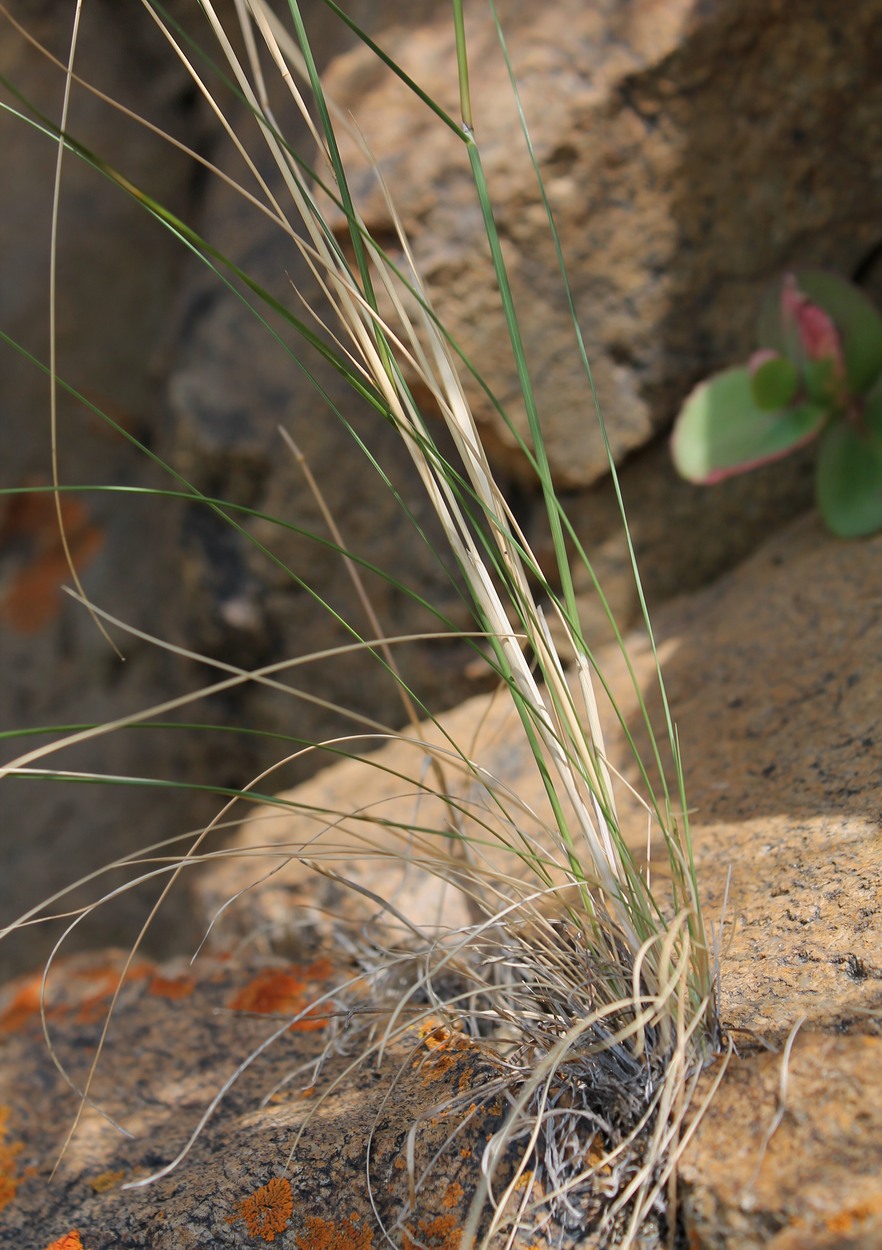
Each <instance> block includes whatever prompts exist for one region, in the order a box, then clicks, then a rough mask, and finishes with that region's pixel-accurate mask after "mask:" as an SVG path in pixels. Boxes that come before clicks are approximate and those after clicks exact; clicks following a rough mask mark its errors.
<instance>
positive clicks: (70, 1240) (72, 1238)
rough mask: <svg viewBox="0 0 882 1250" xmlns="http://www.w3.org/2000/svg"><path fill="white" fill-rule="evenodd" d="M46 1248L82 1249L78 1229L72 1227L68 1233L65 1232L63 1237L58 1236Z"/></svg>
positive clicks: (55, 1249) (47, 1249) (53, 1249)
mask: <svg viewBox="0 0 882 1250" xmlns="http://www.w3.org/2000/svg"><path fill="white" fill-rule="evenodd" d="M46 1250H83V1239H82V1237H81V1236H80V1234H79V1230H78V1229H76V1228H75V1229H73V1230H72V1231H71V1232H69V1233H65V1234H64V1236H63V1237H59V1238H58V1240H57V1241H53V1243H52V1245H51V1246H47V1247H46Z"/></svg>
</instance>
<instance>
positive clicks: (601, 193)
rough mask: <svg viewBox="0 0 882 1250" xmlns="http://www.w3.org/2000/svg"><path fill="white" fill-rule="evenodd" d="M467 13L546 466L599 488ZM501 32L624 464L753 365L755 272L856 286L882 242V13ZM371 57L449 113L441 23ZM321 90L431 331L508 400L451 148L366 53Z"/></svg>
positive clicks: (597, 449) (477, 31) (498, 67)
mask: <svg viewBox="0 0 882 1250" xmlns="http://www.w3.org/2000/svg"><path fill="white" fill-rule="evenodd" d="M470 17H471V19H472V24H471V26H470V28H469V40H470V56H471V62H472V67H473V69H472V73H471V76H470V79H471V90H472V96H473V117H474V128H475V134H476V136H477V140H478V143H479V145H480V147H481V150H482V153H483V161H484V165H485V168H486V172H487V179H488V182H489V186H490V192H491V195H492V196H493V201H494V213H495V218H496V224H497V226H498V229H499V232H500V235H501V237H502V242H503V247H504V250H505V255H506V262H507V264H508V265H509V266H510V270H511V277H512V281H513V284H514V289H515V296H516V298H517V297H520V305H519V307H520V312H521V315H522V318H523V331H524V335H525V340H526V345H527V353H528V358H529V360H530V362H531V368H532V372H533V375H534V376H535V378H536V379H537V385H538V394H539V400H540V407H541V410H542V411H543V412H544V416H545V421H544V430H545V439H546V444H547V448H548V453H549V457H550V461H551V464H552V467H553V470H554V472H555V476H556V479H557V481H558V483H559V485H560V486H561V487H566V486H567V485H569V486H577V485H582V486H584V485H586V484H589V483H591V482H593V481H594V480H595V479H597V478H598V477H600V476H603V475H604V474H605V473H606V471H607V460H606V453H605V449H604V446H603V443H602V440H601V438H600V435H599V432H598V430H597V428H596V424H595V422H594V420H593V410H592V405H591V402H590V396H589V395H588V393H587V390H586V387H585V385H584V380H583V377H582V373H581V366H580V364H579V361H578V357H577V355H576V353H575V352H574V351H573V350H572V346H571V345H572V341H573V334H572V327H571V325H570V320H569V313H568V309H567V304H566V300H565V298H564V293H563V291H562V290H561V284H560V281H559V273H558V269H557V265H556V263H555V257H554V252H553V248H552V244H551V241H550V239H549V231H548V224H547V220H546V214H545V209H544V207H543V205H542V202H541V199H540V196H539V192H538V189H537V186H536V183H535V177H534V174H533V170H532V168H531V166H530V163H529V161H528V160H527V159H526V158H525V156H524V149H523V143H522V141H519V139H518V137H517V136H518V121H517V116H516V113H515V107H514V104H513V102H512V97H511V91H510V88H509V85H508V70H507V68H506V65H505V63H504V61H503V58H502V57H501V55H500V52H499V46H498V39H497V34H496V30H495V27H494V25H493V22H492V19H491V16H490V14H489V12H488V11H486V10H481V9H480V8H478V9H477V10H476V11H474V12H473V13H471V14H470ZM501 18H502V22H503V25H504V30H505V36H506V40H507V43H508V46H509V49H510V54H511V60H512V63H513V66H514V70H515V73H516V75H517V77H518V81H519V87H520V92H521V96H522V99H523V104H524V109H525V113H526V117H527V120H528V124H529V127H530V132H531V138H532V142H533V146H534V149H535V151H536V155H537V158H538V160H539V163H540V166H541V167H542V169H543V172H544V175H545V178H546V181H547V187H548V193H549V199H550V201H551V206H552V209H553V211H554V214H555V217H556V222H557V226H558V230H559V233H560V238H561V242H562V245H563V251H564V255H565V257H566V259H567V264H568V267H569V270H570V276H571V280H572V287H573V294H574V298H575V302H576V306H577V308H578V310H579V313H580V319H581V323H582V328H583V332H584V335H585V340H586V344H587V348H588V353H589V357H590V360H591V365H592V370H593V373H594V377H595V380H596V383H597V389H598V393H599V398H600V402H601V406H602V408H603V410H604V412H605V413H607V415H608V417H609V419H610V439H611V442H612V446H613V449H614V451H615V454H616V457H617V458H619V457H620V456H621V455H622V453H624V452H627V451H629V450H633V449H634V448H637V447H640V446H642V445H643V444H645V443H646V442H647V441H648V440H649V439H650V437H651V435H652V434H653V433H654V432H657V431H658V430H660V429H663V428H664V427H665V425H666V424H667V422H668V421H669V420H670V418H671V417H672V416H673V413H674V412H675V411H676V408H677V407H678V406H679V404H680V403H681V402H682V398H683V395H684V386H685V387H686V389H688V388H689V386H690V385H691V383H692V382H694V381H697V380H698V379H699V378H700V377H702V376H705V375H706V374H707V373H709V372H711V371H712V370H714V369H716V368H719V367H722V366H723V365H725V364H729V363H731V362H732V361H733V360H738V359H740V358H742V357H744V356H746V355H747V353H748V351H749V350H750V349H751V347H752V345H753V342H752V335H753V326H754V321H755V316H756V312H755V310H756V307H757V303H758V299H759V297H760V294H761V292H762V290H763V289H764V287H765V286H766V285H767V284H768V282H769V280H770V277H771V276H773V275H775V274H776V273H777V272H778V271H780V270H781V269H782V268H785V267H787V266H789V265H792V264H795V263H797V262H798V261H803V262H805V261H806V260H807V259H809V258H811V261H812V263H817V264H822V265H828V266H830V267H832V268H836V269H838V270H840V271H844V272H845V273H849V274H850V273H852V272H853V271H854V270H855V269H856V268H858V267H860V266H861V264H862V263H863V262H864V261H865V260H867V259H868V257H869V256H870V254H871V253H872V251H873V249H875V248H876V247H877V245H878V244H879V242H880V236H879V225H878V222H879V216H880V209H882V177H880V172H879V168H878V164H877V163H876V162H875V161H874V157H873V154H874V152H875V151H876V150H877V149H878V146H879V140H880V138H882V135H880V129H879V127H880V122H879V118H880V117H882V110H880V99H882V95H880V93H882V87H880V84H879V78H878V74H877V73H876V65H877V64H878V60H879V56H880V51H882V16H880V13H879V8H878V5H877V4H876V3H875V0H860V2H859V3H855V4H852V5H850V6H849V21H848V22H847V23H843V22H842V10H841V6H840V5H839V4H838V3H837V0H821V3H810V4H809V3H801V2H800V3H790V2H788V0H774V2H773V3H768V0H710V3H708V2H707V0H700V2H699V0H667V2H666V3H664V4H659V3H639V2H638V3H633V4H632V3H626V4H623V3H621V2H620V0H602V2H600V3H595V4H590V5H586V4H583V3H581V0H559V2H558V3H556V4H555V5H554V6H553V9H552V10H549V7H548V6H542V7H541V8H537V7H536V6H533V5H529V4H512V5H507V6H505V9H504V10H501ZM384 48H385V50H386V51H387V52H388V53H389V54H390V55H391V56H392V57H393V58H394V59H397V60H399V61H400V63H401V64H402V66H403V68H404V69H405V70H406V71H407V72H408V73H409V74H410V75H411V76H412V77H413V78H414V79H416V81H417V82H419V83H420V84H421V85H422V86H423V87H424V88H427V89H428V92H429V94H430V95H431V96H432V97H433V98H435V99H438V100H439V101H440V102H441V103H442V105H443V106H444V107H445V108H446V109H447V110H448V111H449V113H450V115H451V116H452V117H453V118H455V119H458V118H459V104H458V95H457V91H458V88H457V74H456V62H455V49H454V36H453V31H452V28H451V25H450V23H449V22H448V20H447V14H446V13H445V12H444V10H442V9H438V10H436V12H435V15H434V17H433V18H432V20H431V21H429V22H427V23H424V24H422V25H420V26H419V28H418V29H416V30H414V29H413V27H412V25H411V24H410V23H407V22H402V24H401V26H400V28H399V29H398V30H394V29H393V30H391V31H388V32H386V35H385V39H384ZM327 84H328V88H329V90H330V92H331V93H332V94H333V96H334V97H335V98H336V99H337V100H339V101H340V102H341V103H342V105H343V106H344V108H347V109H351V110H352V112H353V114H354V116H355V118H356V120H357V121H358V122H359V123H360V124H361V125H362V126H363V128H364V130H365V133H366V134H368V136H369V140H370V144H371V150H372V152H373V154H374V156H376V157H378V158H379V159H380V160H381V162H382V164H383V167H384V172H385V175H386V180H387V182H388V184H389V187H390V190H391V193H392V196H393V198H394V200H395V203H396V206H397V209H398V213H399V215H400V217H401V218H402V220H403V223H404V226H405V229H406V230H407V231H408V233H409V235H410V236H411V239H412V243H413V246H414V251H415V254H416V257H417V264H418V267H419V269H420V272H421V274H422V276H423V278H424V279H425V280H426V282H427V284H428V286H429V289H430V290H431V291H432V292H433V293H434V294H436V295H437V299H438V302H439V307H440V308H441V310H442V315H443V317H444V320H445V323H446V325H447V326H448V328H449V329H450V330H451V332H452V333H453V335H454V337H455V338H456V340H457V341H458V342H459V343H460V344H461V345H462V346H463V347H464V348H465V350H466V351H467V352H468V353H469V354H470V355H471V356H472V357H473V359H474V360H475V361H476V362H477V363H478V364H479V366H480V368H481V370H482V372H483V373H484V376H485V377H486V378H487V380H488V382H489V383H490V385H491V387H492V388H493V389H494V390H495V391H496V392H497V393H498V394H499V395H500V396H501V397H502V399H503V401H504V402H506V401H508V400H510V399H511V398H512V396H513V395H514V394H517V387H516V383H515V376H514V369H513V365H512V363H511V360H510V356H509V351H508V342H507V335H506V331H505V326H504V322H503V318H502V314H501V311H500V310H499V307H498V305H497V303H496V297H495V292H494V286H493V282H492V279H491V278H490V277H489V276H486V275H488V271H489V260H488V257H487V247H486V242H485V240H484V238H483V235H482V227H481V219H480V211H479V208H478V205H477V202H476V200H475V196H474V192H473V190H472V188H471V186H470V179H469V174H468V159H467V154H466V151H465V146H464V144H463V143H462V142H461V141H460V140H459V139H458V138H457V136H456V135H454V134H452V133H451V132H450V131H444V130H443V129H442V128H440V127H438V126H437V124H436V119H435V118H434V117H433V116H432V114H431V113H430V112H429V110H428V109H425V110H423V111H422V113H419V112H417V113H416V114H415V112H414V109H413V107H412V104H411V102H410V99H409V95H408V92H407V90H406V88H405V87H404V86H403V85H402V84H401V82H400V81H398V80H397V79H395V78H393V76H392V75H391V74H389V73H388V71H386V70H385V68H384V67H382V66H381V65H379V63H377V62H376V61H374V60H373V59H372V57H371V55H370V53H368V52H366V51H365V50H362V49H356V50H354V51H352V52H350V53H348V54H347V55H345V56H343V57H340V58H338V59H337V60H335V62H334V63H333V64H332V65H331V66H330V68H329V72H328V75H327ZM356 185H357V186H358V188H359V191H360V192H362V194H361V195H360V196H359V202H360V203H361V204H362V205H364V206H366V207H364V208H363V211H364V214H365V217H366V220H367V223H368V225H369V226H370V228H371V229H372V230H373V231H375V232H376V233H377V234H378V235H379V236H380V237H382V238H384V239H385V238H389V239H390V241H391V240H392V239H394V234H393V231H392V221H391V219H390V216H389V212H388V209H387V208H386V205H385V201H384V198H383V195H382V193H381V191H380V189H379V188H378V186H377V183H376V180H375V179H374V178H373V176H372V174H371V173H370V171H366V172H365V174H364V177H363V180H362V182H361V183H360V184H359V183H356ZM482 274H483V275H485V276H484V277H483V278H481V279H477V278H476V275H482ZM476 403H477V404H478V405H479V406H481V407H482V410H483V411H484V412H485V416H486V419H487V421H488V423H489V424H491V426H492V428H493V430H494V433H495V435H496V437H497V439H498V440H499V443H500V447H507V448H509V449H510V450H512V449H513V448H514V442H513V439H512V437H511V435H510V433H509V432H508V431H507V430H506V429H505V428H504V427H503V426H502V425H501V423H500V422H499V421H498V420H494V419H493V413H492V409H491V407H490V405H489V404H487V403H486V401H485V402H484V404H483V405H481V398H480V396H476ZM512 416H513V418H514V419H515V422H516V423H517V424H518V428H519V430H520V433H521V434H524V433H525V431H526V424H525V422H524V419H523V416H522V414H521V413H520V412H519V411H518V410H517V408H515V411H514V412H513V413H512Z"/></svg>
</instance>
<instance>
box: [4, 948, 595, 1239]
mask: <svg viewBox="0 0 882 1250" xmlns="http://www.w3.org/2000/svg"><path fill="white" fill-rule="evenodd" d="M121 969H122V959H121V957H119V956H118V955H114V953H113V952H105V953H103V954H101V955H98V956H96V955H92V956H79V957H76V956H74V957H71V958H69V959H67V960H65V961H63V963H62V965H61V966H60V967H59V969H58V974H59V975H58V976H57V977H56V976H54V975H53V976H52V977H51V978H50V983H49V990H48V1000H47V1023H48V1028H49V1029H50V1031H51V1033H52V1036H53V1044H54V1045H55V1047H56V1050H55V1056H56V1059H57V1061H58V1063H59V1065H61V1068H62V1069H63V1072H64V1073H65V1077H66V1079H64V1080H63V1079H62V1077H61V1075H60V1071H59V1069H57V1068H56V1067H55V1066H54V1064H53V1060H52V1058H51V1057H50V1055H49V1052H48V1050H47V1049H46V1047H45V1045H44V1042H43V1038H42V1035H41V1031H40V1015H39V998H40V978H39V977H37V978H31V979H27V978H25V979H22V980H20V981H19V982H16V983H13V984H12V985H11V986H8V987H6V989H5V991H4V993H3V996H2V999H0V1032H2V1046H3V1056H4V1068H3V1070H4V1074H6V1076H9V1077H11V1078H12V1079H11V1080H9V1081H7V1080H5V1079H4V1082H3V1092H2V1099H3V1105H2V1109H0V1238H2V1239H3V1242H4V1244H8V1245H15V1246H16V1247H17V1250H50V1247H54V1248H55V1250H60V1248H61V1247H63V1248H64V1250H74V1248H76V1250H80V1247H88V1250H112V1248H114V1247H117V1246H119V1245H120V1244H125V1245H127V1246H142V1245H143V1246H150V1247H151V1250H180V1248H181V1247H187V1248H190V1247H197V1246H205V1247H219V1246H231V1247H233V1246H235V1247H246V1246H255V1245H260V1244H262V1243H264V1242H266V1243H270V1242H272V1243H275V1244H278V1245H281V1246H286V1247H292V1250H293V1248H294V1247H296V1248H297V1250H333V1248H334V1247H340V1250H344V1248H345V1250H370V1247H372V1246H377V1245H379V1244H381V1241H382V1240H383V1239H384V1234H383V1233H382V1232H381V1228H383V1227H385V1229H386V1230H387V1231H388V1233H389V1234H390V1235H393V1236H395V1237H396V1239H397V1242H398V1243H399V1244H402V1245H404V1246H407V1247H410V1248H412V1250H415V1247H417V1246H426V1247H429V1248H430V1250H454V1247H457V1246H458V1245H459V1239H460V1233H461V1229H462V1226H463V1223H464V1221H465V1220H466V1218H467V1216H468V1210H469V1204H470V1200H471V1195H472V1194H473V1193H474V1190H475V1187H476V1184H477V1183H478V1180H479V1177H480V1167H481V1159H482V1155H483V1152H484V1149H485V1147H486V1146H487V1145H488V1143H489V1142H490V1141H491V1138H492V1136H493V1133H494V1132H495V1131H496V1130H497V1129H498V1128H499V1126H500V1125H501V1123H502V1120H503V1115H504V1111H503V1106H504V1104H503V1100H502V1099H501V1098H500V1096H499V1081H500V1076H501V1075H503V1073H504V1070H503V1069H502V1067H501V1065H500V1064H499V1063H498V1062H497V1061H496V1060H494V1058H493V1056H492V1055H490V1054H488V1053H486V1051H484V1050H483V1049H482V1048H480V1047H479V1046H477V1045H475V1044H474V1043H470V1042H468V1041H467V1040H466V1039H464V1038H461V1037H458V1036H456V1035H454V1034H453V1033H451V1031H450V1030H449V1029H446V1028H444V1027H443V1026H441V1025H440V1023H439V1021H438V1020H437V1018H435V1019H434V1020H433V1019H432V1009H431V1008H429V1009H428V1010H427V1009H426V1008H422V1009H421V1010H420V1012H419V1013H418V1015H417V1017H416V1019H415V1020H414V1021H413V1022H411V1021H408V1022H407V1023H406V1024H405V1026H404V1027H403V1028H400V1029H396V1030H393V1031H392V1033H391V1035H390V1037H389V1039H387V1044H386V1045H385V1047H384V1048H383V1053H382V1054H379V1053H377V1054H375V1055H374V1056H373V1057H372V1058H369V1059H368V1060H367V1061H366V1062H364V1063H362V1064H355V1063H354V1059H355V1057H356V1056H357V1054H358V1052H359V1050H360V1049H361V1048H367V1050H368V1054H370V1049H371V1036H370V1034H371V1032H372V1030H371V1029H369V1030H367V1032H368V1036H366V1035H365V1030H364V1029H359V1028H356V1029H355V1030H354V1032H353V1030H352V1029H350V1028H349V1027H348V1026H347V1024H346V1023H345V1021H344V1020H341V1019H338V1018H337V1017H338V1016H339V1015H340V1014H341V1013H340V1003H341V1000H340V999H339V997H338V995H337V994H336V993H335V992H334V991H335V988H336V987H337V986H339V984H340V982H341V980H342V981H343V982H347V981H351V979H352V970H351V969H347V968H346V967H345V966H344V965H343V964H341V963H338V964H337V966H336V967H335V966H334V964H333V963H332V962H331V960H329V959H325V958H320V959H317V960H313V961H312V962H311V963H310V964H308V965H292V964H289V963H281V962H280V961H267V960H266V959H265V958H264V959H255V958H253V957H252V958H250V959H238V960H236V961H221V962H218V961H213V960H199V961H198V962H197V964H196V966H195V967H194V966H192V965H191V964H190V963H182V962H180V961H179V962H178V963H177V964H174V963H171V964H166V965H163V966H161V967H156V966H155V965H153V964H150V963H147V962H144V961H140V960H136V961H135V962H134V963H133V964H132V965H131V967H130V968H129V970H128V973H127V980H126V983H125V985H124V987H123V989H122V992H121V994H120V996H119V998H118V1000H117V1001H116V1003H115V1004H114V1009H113V1018H112V1023H111V1028H110V1032H109V1035H108V1039H107V1044H106V1048H105V1050H104V1053H103V1054H102V1057H101V1061H100V1063H99V1065H98V1067H97V1069H96V1074H95V1079H94V1081H93V1082H92V1083H91V1085H90V1087H89V1089H90V1099H89V1105H88V1106H86V1107H85V1108H82V1107H80V1097H79V1093H78V1091H79V1090H81V1089H83V1088H84V1087H85V1085H86V1083H87V1081H88V1074H89V1068H90V1064H91V1062H92V1058H93V1055H94V1053H95V1049H96V1047H97V1046H98V1044H99V1041H100V1040H101V1034H102V1026H103V1023H104V1020H105V1018H106V1014H107V1012H108V1009H109V1007H110V1004H111V997H112V995H113V992H114V989H115V987H116V985H117V982H118V979H119V975H120V972H121ZM365 988H366V987H365ZM362 993H363V994H364V990H363V991H362ZM314 999H317V1000H318V1001H319V1005H317V1006H314V1007H313V1006H311V1004H312V1002H313V1000H314ZM375 1005H376V1003H374V1004H373V1006H374V1007H375ZM362 1011H363V1012H369V1013H370V1015H371V1020H372V1022H373V1020H374V1010H373V1007H372V1006H371V1004H370V1003H369V1002H368V1001H367V999H365V1001H364V1005H363V1007H362ZM298 1013H299V1019H298V1018H297V1016H298ZM292 1018H293V1019H294V1022H293V1023H292V1024H291V1025H290V1027H289V1025H288V1021H289V1019H292ZM384 1023H385V1021H384V1019H383V1018H382V1017H381V1019H380V1020H379V1022H378V1025H379V1027H380V1028H382V1026H383V1024H384ZM272 1035H275V1041H274V1042H273V1044H272V1045H271V1046H267V1045H266V1042H267V1039H268V1038H270V1037H271V1036H272ZM249 1055H251V1056H252V1060H253V1061H252V1062H251V1063H250V1064H249V1065H248V1066H245V1064H244V1061H245V1059H246V1058H247V1057H248V1056H249ZM240 1065H242V1069H241V1072H240V1074H239V1077H238V1079H237V1080H235V1082H233V1077H234V1076H235V1075H236V1073H237V1068H239V1066H240ZM224 1086H228V1088H227V1090H226V1093H225V1096H224V1097H223V1099H220V1098H219V1097H218V1098H217V1106H216V1107H215V1108H213V1113H212V1114H211V1115H210V1116H209V1115H205V1123H204V1124H202V1125H201V1127H199V1126H200V1122H201V1120H202V1118H203V1115H204V1113H206V1111H207V1109H208V1108H209V1106H210V1104H211V1103H212V1100H214V1099H215V1098H216V1096H217V1095H218V1094H219V1091H220V1090H221V1089H222V1088H223V1087H224ZM37 1090H40V1091H41V1093H40V1095H39V1096H37V1097H35V1092H36V1091H37ZM78 1108H79V1109H80V1110H81V1112H82V1114H81V1115H80V1117H79V1119H78V1122H77V1124H76V1129H75V1132H74V1133H73V1136H72V1138H71V1139H70V1140H69V1141H67V1143H66V1146H65V1149H64V1152H63V1153H62V1154H61V1155H60V1157H59V1151H60V1150H61V1147H62V1145H63V1144H65V1138H66V1135H67V1133H68V1131H69V1130H70V1128H71V1125H72V1123H73V1121H74V1119H75V1117H76V1115H77V1111H78ZM197 1127H199V1132H198V1134H196V1133H195V1130H196V1129H197ZM194 1135H195V1140H192V1139H193V1137H194ZM188 1145H189V1149H188ZM184 1150H186V1151H187V1153H186V1154H185V1156H184V1157H183V1159H182V1160H181V1162H180V1164H179V1165H178V1166H177V1167H175V1168H173V1169H170V1165H171V1164H172V1162H173V1160H175V1158H176V1157H177V1156H178V1154H179V1153H181V1152H183V1151H184ZM53 1166H54V1168H55V1170H54V1173H52V1169H53ZM163 1173H165V1174H164V1175H163ZM156 1174H159V1176H158V1179H156V1180H155V1181H154V1182H153V1183H151V1184H148V1185H146V1186H143V1187H140V1188H137V1187H136V1188H126V1186H129V1185H136V1186H137V1185H138V1183H139V1182H143V1181H145V1180H146V1178H147V1177H148V1176H151V1175H156ZM499 1175H500V1177H501V1178H505V1177H506V1175H509V1176H510V1175H511V1171H510V1168H509V1169H508V1173H507V1171H506V1165H505V1163H503V1166H502V1168H501V1169H500V1174H499ZM506 1244H509V1243H506ZM510 1244H512V1245H513V1246H514V1247H517V1248H518V1250H545V1248H546V1246H547V1244H548V1243H547V1242H545V1241H544V1240H543V1239H542V1238H541V1237H540V1238H538V1239H537V1238H536V1237H535V1236H532V1235H531V1236H530V1237H529V1238H526V1237H522V1236H518V1237H517V1238H516V1239H515V1240H514V1242H512V1243H510ZM558 1244H560V1243H558V1242H555V1245H558ZM566 1244H569V1243H566ZM582 1244H584V1245H590V1244H593V1243H587V1242H586V1243H582Z"/></svg>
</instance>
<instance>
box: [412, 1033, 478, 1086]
mask: <svg viewBox="0 0 882 1250" xmlns="http://www.w3.org/2000/svg"><path fill="white" fill-rule="evenodd" d="M419 1036H420V1040H421V1041H422V1043H423V1045H424V1046H425V1048H426V1050H428V1051H429V1055H428V1056H426V1055H418V1056H417V1058H416V1059H415V1060H414V1062H413V1066H414V1067H415V1068H421V1069H422V1074H423V1077H422V1079H423V1084H424V1085H427V1084H428V1083H429V1081H437V1080H439V1079H440V1078H441V1077H442V1076H444V1075H445V1074H446V1073H448V1072H449V1071H450V1070H451V1068H454V1067H455V1066H456V1064H457V1061H458V1057H459V1056H460V1055H461V1054H462V1053H463V1051H466V1050H469V1049H470V1047H471V1042H470V1041H469V1039H468V1038H467V1037H463V1036H462V1034H459V1033H454V1032H453V1030H452V1029H449V1028H448V1027H447V1026H446V1025H444V1024H439V1023H438V1022H437V1021H433V1020H427V1021H426V1022H425V1023H424V1024H423V1025H422V1026H421V1027H420V1029H419ZM470 1079H471V1077H470V1074H469V1073H468V1072H464V1073H462V1074H461V1076H460V1080H459V1084H460V1088H461V1089H463V1088H466V1087H467V1086H468V1083H469V1081H470Z"/></svg>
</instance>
